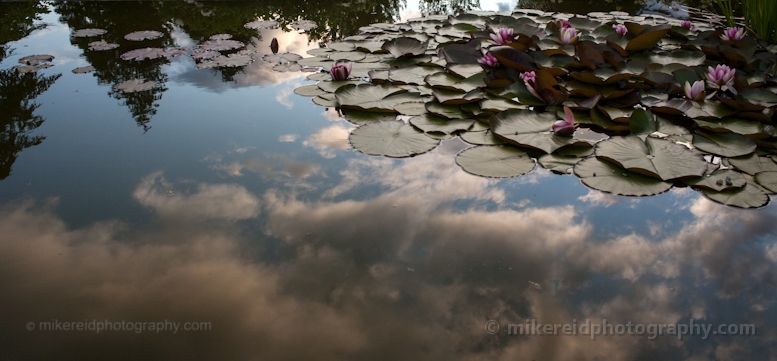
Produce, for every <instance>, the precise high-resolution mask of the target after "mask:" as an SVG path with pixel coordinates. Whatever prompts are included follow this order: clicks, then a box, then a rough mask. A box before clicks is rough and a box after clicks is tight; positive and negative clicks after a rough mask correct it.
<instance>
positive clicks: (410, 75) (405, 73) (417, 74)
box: [388, 66, 440, 85]
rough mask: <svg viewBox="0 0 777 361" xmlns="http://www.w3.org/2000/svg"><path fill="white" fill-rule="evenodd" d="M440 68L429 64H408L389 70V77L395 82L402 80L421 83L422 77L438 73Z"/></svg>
mask: <svg viewBox="0 0 777 361" xmlns="http://www.w3.org/2000/svg"><path fill="white" fill-rule="evenodd" d="M439 72H440V68H436V67H429V66H409V67H404V68H399V69H391V70H389V76H388V77H389V79H390V80H391V81H395V82H402V83H405V84H416V85H423V84H426V83H425V82H424V78H426V77H427V76H428V75H432V74H435V73H439Z"/></svg>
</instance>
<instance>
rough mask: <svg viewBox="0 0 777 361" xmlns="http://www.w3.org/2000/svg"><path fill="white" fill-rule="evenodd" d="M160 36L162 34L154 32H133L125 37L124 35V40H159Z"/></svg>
mask: <svg viewBox="0 0 777 361" xmlns="http://www.w3.org/2000/svg"><path fill="white" fill-rule="evenodd" d="M162 35H164V34H162V33H161V32H159V31H154V30H144V31H134V32H131V33H129V34H127V35H124V39H127V40H130V41H143V40H154V39H159V38H161V37H162Z"/></svg>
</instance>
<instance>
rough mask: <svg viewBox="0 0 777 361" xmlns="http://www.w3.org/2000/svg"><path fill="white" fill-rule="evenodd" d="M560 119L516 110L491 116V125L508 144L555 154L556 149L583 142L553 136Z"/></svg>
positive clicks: (547, 114)
mask: <svg viewBox="0 0 777 361" xmlns="http://www.w3.org/2000/svg"><path fill="white" fill-rule="evenodd" d="M557 120H558V119H557V118H556V116H555V115H553V114H549V113H536V112H534V111H531V110H525V109H514V110H508V111H505V112H501V113H499V114H495V115H493V116H491V118H490V119H489V123H491V129H492V130H493V131H494V133H495V134H497V135H498V136H500V137H502V138H503V139H506V140H507V141H508V142H510V143H513V144H516V145H519V146H524V147H530V148H534V149H539V150H542V151H544V152H545V153H553V152H554V151H555V150H556V149H559V148H561V147H564V146H567V145H573V144H576V143H581V142H583V141H581V140H579V139H575V138H574V137H565V136H560V135H555V134H553V131H552V128H553V123H555V122H556V121H557Z"/></svg>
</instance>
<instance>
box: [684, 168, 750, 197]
mask: <svg viewBox="0 0 777 361" xmlns="http://www.w3.org/2000/svg"><path fill="white" fill-rule="evenodd" d="M684 182H685V184H687V185H689V186H693V187H696V188H706V189H710V190H713V191H715V192H722V191H725V190H729V189H734V188H742V187H744V186H745V184H747V180H746V179H745V177H743V176H742V173H739V172H737V171H734V170H731V169H719V170H715V171H713V172H711V173H709V174H705V175H703V176H701V177H699V178H691V179H687V180H684Z"/></svg>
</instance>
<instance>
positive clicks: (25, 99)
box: [0, 69, 62, 180]
mask: <svg viewBox="0 0 777 361" xmlns="http://www.w3.org/2000/svg"><path fill="white" fill-rule="evenodd" d="M60 76H62V74H57V75H52V76H43V75H40V74H36V73H25V74H18V73H17V72H16V71H15V70H14V69H6V70H0V126H2V128H0V129H1V130H0V180H3V179H5V178H7V177H8V176H9V175H10V174H11V166H12V165H13V163H14V162H15V161H16V157H17V156H18V155H19V152H21V151H22V150H24V149H25V148H29V147H32V146H35V145H38V144H40V143H41V142H43V139H46V137H44V136H41V135H35V136H33V135H31V133H32V132H33V131H34V130H35V129H37V128H38V127H40V126H41V124H43V121H44V120H45V119H44V118H43V117H41V116H40V115H34V113H35V109H37V108H38V107H39V106H40V105H39V104H37V103H35V102H34V101H33V100H34V99H35V98H36V97H37V96H38V95H40V94H42V93H43V92H45V91H46V90H48V89H49V87H51V85H52V84H54V82H55V81H57V79H59V77H60Z"/></svg>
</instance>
